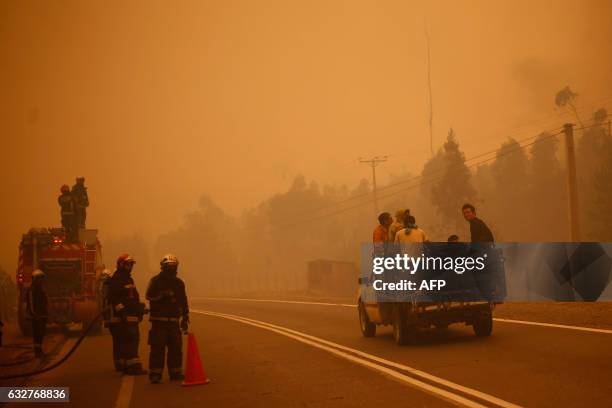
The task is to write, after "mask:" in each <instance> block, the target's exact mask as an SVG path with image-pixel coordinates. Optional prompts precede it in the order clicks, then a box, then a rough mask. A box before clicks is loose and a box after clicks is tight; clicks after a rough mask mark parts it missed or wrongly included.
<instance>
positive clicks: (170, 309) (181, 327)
mask: <svg viewBox="0 0 612 408" xmlns="http://www.w3.org/2000/svg"><path fill="white" fill-rule="evenodd" d="M178 264H179V262H178V259H177V257H176V256H174V255H172V254H167V255H165V256H164V257H163V258H162V260H161V262H160V265H161V272H160V273H159V274H157V275H156V276H154V277H153V278H152V279H151V281H150V282H149V287H148V288H147V300H148V301H149V304H150V308H151V316H150V318H149V320H150V321H151V330H150V331H149V345H150V346H151V352H150V354H149V379H150V380H151V383H152V384H159V383H160V382H161V379H162V374H163V372H164V358H165V354H166V348H167V349H168V373H169V375H170V380H182V379H184V376H183V369H182V362H183V350H182V348H183V340H182V338H181V331H183V332H187V329H188V328H189V306H188V304H187V294H186V293H185V284H184V283H183V281H182V280H181V279H179V278H178V277H177V276H176V274H177V270H178ZM179 322H180V323H179Z"/></svg>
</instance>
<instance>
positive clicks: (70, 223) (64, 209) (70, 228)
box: [57, 184, 77, 242]
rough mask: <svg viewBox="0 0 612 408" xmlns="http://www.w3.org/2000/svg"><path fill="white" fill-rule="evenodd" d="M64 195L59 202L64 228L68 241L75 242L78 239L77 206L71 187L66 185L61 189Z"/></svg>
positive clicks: (58, 199) (59, 198)
mask: <svg viewBox="0 0 612 408" xmlns="http://www.w3.org/2000/svg"><path fill="white" fill-rule="evenodd" d="M60 192H61V193H62V194H61V195H60V196H59V197H58V198H57V202H58V204H59V206H60V209H61V210H60V214H61V216H62V227H64V231H66V235H67V237H68V241H70V242H74V241H75V240H76V238H77V236H76V233H77V225H76V204H75V201H74V196H73V195H72V194H71V193H70V187H68V185H67V184H64V185H63V186H62V187H61V188H60Z"/></svg>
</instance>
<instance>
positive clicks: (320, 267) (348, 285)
mask: <svg viewBox="0 0 612 408" xmlns="http://www.w3.org/2000/svg"><path fill="white" fill-rule="evenodd" d="M358 275H359V274H358V270H357V266H356V265H355V264H354V263H353V262H348V261H331V260H326V259H317V260H314V261H310V262H308V272H307V277H306V279H307V285H308V286H307V287H308V290H309V291H311V292H314V293H316V294H321V295H327V296H353V295H356V294H357V290H358V287H359V285H358V282H357V279H358Z"/></svg>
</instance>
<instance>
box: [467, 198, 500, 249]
mask: <svg viewBox="0 0 612 408" xmlns="http://www.w3.org/2000/svg"><path fill="white" fill-rule="evenodd" d="M461 211H462V212H463V218H465V220H466V221H467V222H469V223H470V235H471V241H472V242H490V243H493V242H495V239H494V238H493V233H492V232H491V230H490V229H489V227H487V224H485V223H484V221H483V220H481V219H480V218H478V217H476V208H475V207H474V206H473V205H472V204H463V207H462V208H461Z"/></svg>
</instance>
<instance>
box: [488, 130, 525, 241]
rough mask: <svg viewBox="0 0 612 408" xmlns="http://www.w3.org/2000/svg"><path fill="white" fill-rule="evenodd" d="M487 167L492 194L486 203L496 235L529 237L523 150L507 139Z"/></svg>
mask: <svg viewBox="0 0 612 408" xmlns="http://www.w3.org/2000/svg"><path fill="white" fill-rule="evenodd" d="M491 170H492V173H493V179H494V181H495V194H494V195H493V197H492V199H491V202H490V205H491V206H492V207H493V208H494V209H495V211H494V212H493V213H494V214H495V218H494V224H495V225H497V227H498V228H499V232H500V233H501V235H500V236H503V239H505V240H507V241H512V240H516V241H519V240H528V239H532V237H530V236H529V233H530V231H532V228H530V225H531V222H532V221H533V220H532V218H531V217H530V212H529V208H528V205H527V203H529V202H530V200H529V197H528V191H529V159H528V158H527V155H526V154H525V151H524V149H523V148H522V147H521V145H520V144H519V143H518V142H517V141H516V140H514V139H512V138H510V139H508V141H507V142H505V143H503V144H502V145H501V148H500V149H499V150H498V152H497V156H496V159H495V162H493V164H492V165H491ZM517 214H518V215H519V216H518V217H517V216H516V215H517ZM498 235H499V234H498Z"/></svg>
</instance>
